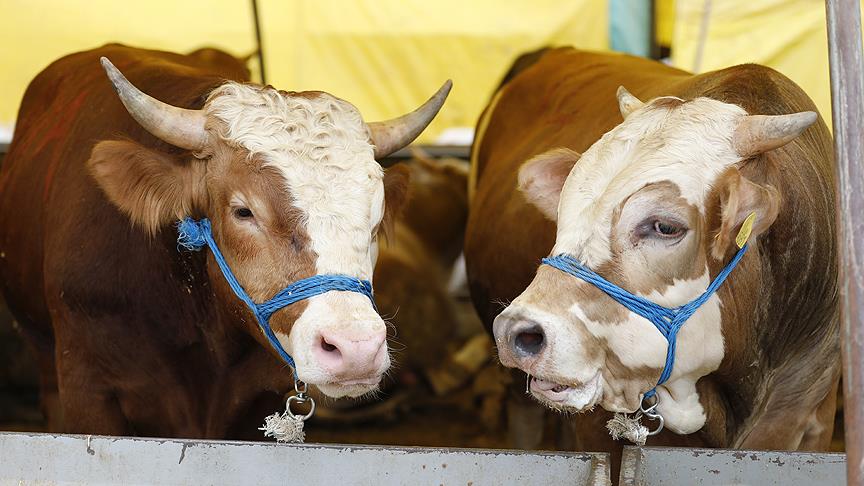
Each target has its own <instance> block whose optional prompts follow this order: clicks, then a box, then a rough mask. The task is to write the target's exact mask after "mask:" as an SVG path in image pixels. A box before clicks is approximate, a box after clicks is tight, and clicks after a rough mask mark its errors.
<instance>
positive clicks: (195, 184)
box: [0, 45, 450, 437]
mask: <svg viewBox="0 0 864 486" xmlns="http://www.w3.org/2000/svg"><path fill="white" fill-rule="evenodd" d="M106 57H107V58H110V59H111V60H112V61H113V62H115V63H116V65H117V66H118V67H119V68H120V70H122V71H124V72H125V74H126V75H128V76H129V79H130V80H131V82H129V81H127V80H126V78H125V77H124V76H123V74H121V72H120V70H118V69H117V68H115V67H114V65H113V64H111V62H109V61H108V60H107V59H104V58H106ZM100 58H103V59H102V65H103V67H104V68H105V71H106V72H107V73H108V76H109V78H110V82H109V80H108V79H106V77H105V72H103V70H102V68H101V67H100V66H99V63H100ZM205 64H207V65H205ZM112 83H113V86H112ZM449 86H450V84H449V82H448V83H446V84H445V86H444V87H442V89H441V90H439V92H438V93H436V94H435V96H433V98H432V99H430V100H429V101H428V102H427V103H426V104H424V105H423V106H422V107H420V108H419V109H418V110H416V111H415V112H412V113H410V114H408V115H405V116H403V117H401V118H398V119H395V120H391V121H388V122H379V123H369V124H367V123H365V122H364V121H363V120H362V118H361V116H360V114H359V112H358V111H357V109H356V108H355V107H354V106H352V105H351V104H349V103H348V102H346V101H343V100H341V99H339V98H336V97H334V96H332V95H329V94H327V93H323V92H314V91H313V92H300V93H297V92H285V91H278V90H276V89H274V88H272V87H269V86H268V87H262V86H257V85H253V84H242V83H239V82H237V81H236V80H232V79H230V78H229V79H226V78H225V76H224V73H223V72H220V71H219V70H218V69H212V67H211V65H210V63H206V62H204V63H202V61H201V60H200V59H198V58H196V57H194V56H192V57H190V56H183V55H177V54H171V53H166V52H158V51H147V50H140V49H134V48H128V47H124V46H119V45H110V46H105V47H103V48H99V49H95V50H92V51H87V52H82V53H78V54H73V55H70V56H67V57H64V58H62V59H60V60H59V61H56V62H55V63H53V64H52V65H50V66H49V67H48V68H46V70H45V71H43V72H42V73H40V74H39V75H38V76H37V77H36V79H35V80H34V81H33V82H32V83H31V84H30V86H29V87H28V90H27V92H26V93H25V97H24V100H23V102H22V105H21V110H20V112H19V119H18V124H17V126H16V133H15V136H14V140H13V143H12V146H11V148H10V151H9V154H8V156H7V158H6V160H5V163H4V167H3V169H2V174H0V188H2V196H0V229H2V233H0V255H2V257H3V258H2V264H0V273H2V277H3V283H4V285H5V288H4V290H5V293H6V297H7V301H8V302H9V304H10V307H11V308H12V310H13V312H14V313H15V314H16V316H17V317H18V319H19V321H20V322H21V325H22V327H23V328H25V334H26V335H27V336H28V337H29V338H30V339H31V340H32V341H33V342H34V343H35V345H36V347H37V349H39V350H40V352H39V359H40V362H41V364H40V367H41V371H42V378H43V381H44V382H45V383H46V385H45V388H46V389H48V390H52V389H56V390H57V391H58V392H59V403H60V408H61V411H62V413H63V415H64V417H63V418H64V420H65V427H63V429H64V430H67V431H72V432H87V433H103V434H130V433H136V434H140V435H161V436H189V437H226V436H227V437H236V436H244V435H245V436H250V435H251V436H256V435H257V434H258V431H257V430H256V425H257V424H255V423H248V422H247V423H243V420H244V419H246V418H248V417H255V416H259V417H260V416H262V414H264V413H265V412H266V413H269V412H271V411H273V409H275V408H276V407H278V402H279V399H280V396H279V395H280V394H281V393H282V392H284V391H286V390H287V389H288V388H289V387H290V384H291V381H292V379H291V370H290V369H287V366H286V365H285V363H284V362H281V361H280V360H279V359H278V357H277V355H276V353H275V351H274V350H273V349H272V348H271V346H270V345H269V343H268V341H267V340H266V339H265V338H264V335H263V333H262V332H261V331H260V330H259V328H258V326H257V325H256V320H255V319H254V318H253V316H252V313H251V312H250V311H249V309H248V308H247V307H246V306H245V305H244V304H243V303H242V302H241V301H240V300H239V299H238V298H237V297H236V296H235V295H234V293H233V292H232V291H231V290H230V288H229V286H228V284H227V282H226V279H225V278H224V277H223V274H222V273H221V271H220V270H219V267H218V266H217V265H216V262H215V260H214V257H213V253H212V252H211V251H206V252H197V253H193V252H187V251H179V250H178V244H177V231H176V229H175V228H174V223H175V222H176V221H177V220H178V219H179V218H182V217H184V216H192V217H196V218H201V217H204V216H207V217H209V219H210V220H211V221H212V227H213V234H214V238H215V241H216V242H217V243H218V245H219V248H220V249H221V252H222V253H223V254H224V256H225V259H226V261H227V263H228V265H229V266H230V267H231V269H232V271H233V273H234V274H235V275H236V277H237V279H238V280H239V282H240V284H241V285H242V286H243V288H244V289H245V291H246V292H247V293H248V294H249V296H250V297H251V298H252V299H253V300H254V301H255V302H263V301H264V300H267V299H269V298H270V297H272V296H273V295H274V294H275V293H276V292H277V291H279V290H281V289H282V288H284V287H286V285H288V284H290V283H292V282H295V281H297V280H299V279H303V278H306V277H310V276H312V275H316V274H327V273H331V274H332V273H336V274H344V275H348V276H351V277H355V278H357V279H370V278H371V277H372V270H373V265H374V262H375V258H376V254H377V234H378V231H379V229H380V228H381V227H383V226H386V224H387V221H388V218H389V216H388V215H387V214H392V212H393V211H394V210H396V209H398V207H399V206H400V205H401V202H402V200H403V199H404V192H405V185H406V180H407V178H406V177H405V175H404V172H405V169H404V168H401V169H400V168H392V169H390V170H388V171H387V172H386V173H385V172H384V171H383V170H382V168H381V166H380V165H379V164H378V163H377V162H376V161H375V158H376V157H382V156H384V155H386V154H387V153H389V152H391V151H394V150H396V149H398V148H400V147H402V146H404V145H405V144H407V143H409V142H410V141H411V140H412V139H413V138H415V137H416V136H417V135H418V134H419V133H420V132H421V131H422V130H423V128H425V126H426V125H427V124H428V123H429V122H430V121H431V119H432V118H433V117H434V115H435V114H436V113H437V111H438V110H439V109H440V107H441V105H442V104H443V102H444V99H445V97H446V95H447V92H448V91H449ZM139 89H140V90H139ZM115 90H116V92H115ZM145 93H146V94H145ZM151 96H152V97H151ZM121 101H122V103H121ZM124 106H125V107H124ZM130 115H131V117H130ZM385 201H386V206H387V208H386V213H387V214H385ZM270 325H271V326H272V329H273V331H274V333H275V337H276V339H277V341H276V342H277V344H278V345H279V346H280V347H282V348H284V350H285V351H287V353H288V354H290V355H292V356H293V358H294V360H295V361H296V364H297V372H298V374H299V378H300V379H301V380H303V381H305V382H307V383H310V384H313V385H316V386H317V387H318V388H319V389H320V390H321V391H322V392H324V393H325V394H327V395H330V396H334V397H339V396H357V395H363V394H365V393H368V392H370V391H374V390H375V389H376V388H377V386H378V382H379V381H380V378H381V376H382V374H383V373H384V372H385V371H386V370H387V368H388V367H389V363H390V359H389V356H388V352H387V346H386V342H385V333H386V330H385V324H384V322H383V320H382V319H381V317H380V316H379V315H378V314H377V313H376V312H375V311H374V309H373V307H372V305H371V303H370V302H369V300H368V299H367V298H366V297H365V296H364V295H361V294H357V293H354V292H327V293H322V294H320V295H316V296H314V297H312V298H310V299H307V300H303V301H301V302H298V303H296V304H293V305H291V306H289V307H286V308H284V309H282V310H279V311H278V312H276V313H275V314H273V316H272V319H271V321H270ZM55 402H56V400H55Z"/></svg>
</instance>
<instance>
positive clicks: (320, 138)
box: [207, 83, 389, 395]
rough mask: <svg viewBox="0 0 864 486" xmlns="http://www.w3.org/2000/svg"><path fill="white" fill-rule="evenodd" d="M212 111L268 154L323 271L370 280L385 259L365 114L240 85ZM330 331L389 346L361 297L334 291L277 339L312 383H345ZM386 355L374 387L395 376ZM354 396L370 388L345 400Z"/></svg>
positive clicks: (315, 300)
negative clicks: (326, 338)
mask: <svg viewBox="0 0 864 486" xmlns="http://www.w3.org/2000/svg"><path fill="white" fill-rule="evenodd" d="M207 108H208V110H209V111H210V114H212V115H214V116H216V117H218V118H220V119H222V120H223V121H224V122H225V123H226V125H227V126H228V133H227V134H224V135H223V136H224V138H226V139H227V140H229V141H231V142H233V143H236V144H238V145H240V146H242V147H244V148H245V149H247V150H249V151H250V153H252V154H258V155H259V156H263V158H264V160H265V161H266V162H265V163H266V164H267V165H270V166H272V167H274V168H276V169H278V170H279V171H280V172H281V173H282V175H283V176H284V177H285V180H286V181H287V184H288V188H287V189H288V191H289V193H290V194H291V197H292V201H291V202H292V204H293V205H294V206H295V207H297V208H298V209H300V210H301V211H302V212H303V215H304V223H305V229H306V232H307V234H308V235H309V238H310V241H311V246H312V250H313V251H314V252H315V254H317V262H316V270H317V273H318V274H343V275H349V276H352V277H357V278H360V279H366V280H370V281H371V280H372V273H373V269H374V265H375V260H376V258H377V243H376V242H374V234H373V232H374V230H376V229H377V226H378V224H379V223H380V222H381V219H382V217H383V214H384V186H383V169H382V168H381V166H380V164H378V162H376V161H375V159H374V156H373V147H372V145H371V144H370V142H369V134H368V131H367V127H366V125H365V123H364V122H363V120H362V118H361V116H360V113H359V112H358V111H357V109H356V108H355V107H354V106H352V105H351V104H349V103H347V102H345V101H343V100H340V99H338V98H335V97H333V96H331V95H329V94H326V93H320V94H317V95H314V96H296V95H293V96H292V95H285V94H280V93H278V92H277V91H275V90H272V89H261V88H255V87H249V86H243V85H238V84H233V83H229V84H226V85H224V86H222V87H220V88H219V89H217V90H216V92H214V94H213V95H211V101H210V102H209V103H208V106H207ZM322 331H323V332H327V333H330V334H333V333H336V334H338V335H339V336H340V337H341V338H344V339H346V340H347V341H349V342H361V341H364V340H369V339H373V340H375V339H379V338H380V339H381V340H383V338H384V336H385V333H386V328H385V325H384V322H383V321H382V320H381V317H380V316H379V315H378V314H377V312H375V310H374V308H373V307H372V305H371V303H370V302H369V300H368V298H367V297H365V296H364V295H362V294H358V293H354V292H327V293H324V294H321V295H318V296H315V297H312V298H311V299H309V300H308V301H307V307H306V309H305V310H304V312H303V313H302V315H301V316H300V317H299V318H298V320H297V321H296V322H295V323H294V325H293V327H292V330H291V333H290V336H285V335H284V334H281V333H277V337H278V338H279V340H280V342H281V343H282V345H283V347H284V348H285V350H286V351H287V352H288V353H289V354H291V355H292V356H293V357H294V359H295V361H296V362H297V367H298V373H299V375H300V379H301V380H304V381H307V382H309V383H314V384H326V383H332V382H337V381H339V378H338V377H334V376H333V374H332V373H331V372H328V371H327V370H325V369H324V368H323V367H322V366H321V365H320V363H319V361H320V360H318V359H316V358H315V356H314V350H315V349H316V348H318V347H320V346H321V343H320V339H321V333H322ZM385 358H386V359H384V360H383V361H380V363H379V364H378V365H377V366H376V367H375V368H376V369H375V370H372V369H369V370H367V371H368V375H369V376H368V378H369V379H367V380H366V381H370V380H372V379H373V378H375V376H376V375H380V374H381V373H383V372H384V371H386V369H387V368H388V367H389V357H387V356H385ZM361 381H362V380H361ZM325 386H326V385H325ZM343 391H344V390H343ZM355 391H356V392H357V393H362V392H365V391H369V387H368V386H366V387H365V388H364V387H363V386H360V387H357V389H356V390H354V391H347V392H345V393H347V394H349V395H350V394H356V393H355ZM325 392H326V390H325ZM334 393H335V394H343V393H342V392H340V391H334Z"/></svg>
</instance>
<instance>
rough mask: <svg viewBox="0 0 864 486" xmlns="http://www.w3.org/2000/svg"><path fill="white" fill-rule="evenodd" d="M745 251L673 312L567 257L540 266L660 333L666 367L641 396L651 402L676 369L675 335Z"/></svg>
mask: <svg viewBox="0 0 864 486" xmlns="http://www.w3.org/2000/svg"><path fill="white" fill-rule="evenodd" d="M745 251H747V245H744V246H743V247H742V248H741V249H740V250H738V252H737V253H735V256H734V257H732V260H731V261H730V262H729V263H728V264H727V265H726V266H725V267H723V269H722V270H720V273H718V274H717V276H716V277H714V280H712V281H711V283H710V284H709V285H708V288H707V289H706V290H705V292H703V293H702V295H700V296H699V297H696V298H695V299H693V300H691V301H690V302H688V303H686V304H684V305H681V306H678V307H673V308H669V307H664V306H662V305H660V304H656V303H654V302H652V301H650V300H648V299H646V298H644V297H640V296H638V295H634V294H631V293H630V292H628V291H626V290H624V289H622V288H621V287H619V286H617V285H615V284H613V283H612V282H610V281H608V280H606V279H605V278H603V277H601V276H600V275H598V274H597V273H595V272H594V271H593V270H591V269H590V268H588V267H586V266H585V265H583V264H582V263H581V262H580V261H579V260H577V259H576V258H573V257H572V256H570V255H566V254H561V255H556V256H552V257H547V258H544V259H543V264H545V265H549V266H550V267H553V268H556V269H558V270H560V271H562V272H564V273H567V274H569V275H572V276H574V277H576V278H579V279H582V280H584V281H586V282H588V283H590V284H592V285H594V286H595V287H597V288H598V289H600V290H602V291H603V292H604V293H605V294H606V295H608V296H609V297H612V298H613V299H614V300H615V301H616V302H618V303H619V304H621V305H623V306H624V307H626V308H627V309H629V310H630V311H632V312H633V313H635V314H637V315H639V316H642V317H644V318H645V319H647V320H648V321H650V322H651V324H654V327H656V328H657V330H658V331H660V334H662V335H663V337H664V338H666V341H667V342H668V346H667V348H666V364H665V365H664V366H663V372H662V373H660V379H659V380H658V381H657V384H656V385H655V386H654V388H652V389H651V390H649V391H648V392H646V393H645V396H644V398H651V397H653V396H654V394H655V393H657V387H658V386H660V385H662V384H663V383H665V382H666V380H668V379H669V376H670V375H671V374H672V367H673V366H674V365H675V345H676V341H677V338H678V331H679V330H681V328H682V327H683V326H684V324H685V323H686V322H687V319H690V317H691V316H692V315H693V314H694V313H695V312H696V310H698V309H699V307H701V306H702V304H704V303H705V302H706V301H707V300H708V299H709V298H711V296H712V295H713V294H714V293H715V292H716V291H717V289H718V288H719V287H720V285H721V284H722V283H723V281H725V280H726V277H728V276H729V274H730V273H732V270H734V269H735V267H736V266H737V265H738V262H739V261H741V257H743V256H744V252H745Z"/></svg>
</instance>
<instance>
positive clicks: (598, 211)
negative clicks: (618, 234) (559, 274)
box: [552, 98, 747, 267]
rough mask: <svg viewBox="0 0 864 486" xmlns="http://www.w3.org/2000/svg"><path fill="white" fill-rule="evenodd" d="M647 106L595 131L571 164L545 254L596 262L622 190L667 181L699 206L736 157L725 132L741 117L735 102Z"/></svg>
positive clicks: (605, 250) (605, 249)
mask: <svg viewBox="0 0 864 486" xmlns="http://www.w3.org/2000/svg"><path fill="white" fill-rule="evenodd" d="M660 101H661V103H662V101H663V99H662V98H661V99H660ZM655 104H657V101H654V102H652V103H649V104H648V105H646V106H645V107H643V108H641V109H639V110H637V111H635V112H634V113H632V114H631V115H630V116H628V117H627V119H626V120H625V121H624V122H623V123H622V124H621V125H618V126H617V127H615V128H614V129H612V130H611V131H610V132H608V133H606V134H605V135H603V137H602V138H601V139H600V140H598V141H597V142H596V143H594V145H592V146H591V147H590V148H589V149H588V150H587V151H586V152H585V153H583V154H582V157H581V159H580V160H579V163H577V164H576V165H575V166H574V167H573V170H572V172H571V173H570V175H569V176H568V177H567V181H566V182H565V183H564V188H563V189H562V191H561V199H560V202H559V205H558V234H557V238H556V240H555V247H554V249H553V250H552V254H558V253H570V254H572V255H574V256H576V257H578V258H580V259H582V261H583V262H585V263H586V264H587V265H589V266H591V267H596V266H599V265H601V264H603V263H605V262H607V261H608V260H609V258H610V257H611V252H610V244H609V234H610V231H611V225H612V211H613V209H614V208H615V207H617V206H618V205H619V204H621V202H622V201H624V200H625V199H626V198H627V197H628V196H629V195H631V194H633V193H635V192H636V191H638V190H639V189H640V188H641V187H643V186H645V185H646V184H649V183H651V182H659V181H671V182H673V183H675V184H676V185H677V186H678V188H679V189H680V190H681V195H682V196H683V197H684V198H685V199H686V200H687V202H689V203H690V204H693V205H695V206H696V207H699V208H702V207H704V201H705V196H706V195H707V194H708V192H709V191H710V189H711V185H712V183H713V182H714V180H716V178H717V176H718V175H719V174H720V173H721V172H722V171H723V170H724V169H726V168H727V167H729V166H730V165H731V164H734V163H736V162H738V161H739V160H740V156H738V154H736V153H735V150H734V149H733V147H732V134H733V133H734V131H735V127H737V125H738V123H739V122H740V120H741V119H742V117H744V116H745V115H746V114H747V112H745V111H744V110H743V109H742V108H741V107H739V106H736V105H731V104H728V103H723V102H720V101H717V100H712V99H709V98H697V99H695V100H692V101H689V102H687V103H684V104H681V105H679V106H676V107H674V108H659V107H658V108H655V107H654V105H655ZM661 106H662V104H661Z"/></svg>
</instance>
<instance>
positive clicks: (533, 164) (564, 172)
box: [519, 148, 580, 221]
mask: <svg viewBox="0 0 864 486" xmlns="http://www.w3.org/2000/svg"><path fill="white" fill-rule="evenodd" d="M579 157H580V155H579V154H578V153H577V152H574V151H572V150H570V149H567V148H556V149H552V150H550V151H548V152H544V153H542V154H540V155H536V156H534V157H533V158H531V159H529V160H528V161H527V162H525V163H524V164H522V167H521V168H520V169H519V190H520V191H522V194H524V195H525V199H527V200H528V202H530V203H531V204H533V205H534V206H535V207H536V208H537V209H538V210H540V212H541V213H543V215H544V216H546V217H547V218H549V219H550V220H552V221H557V220H558V201H559V200H560V199H561V188H563V187H564V181H566V180H567V176H568V175H569V174H570V170H571V169H573V166H574V165H575V164H576V162H577V161H578V160H579Z"/></svg>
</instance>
